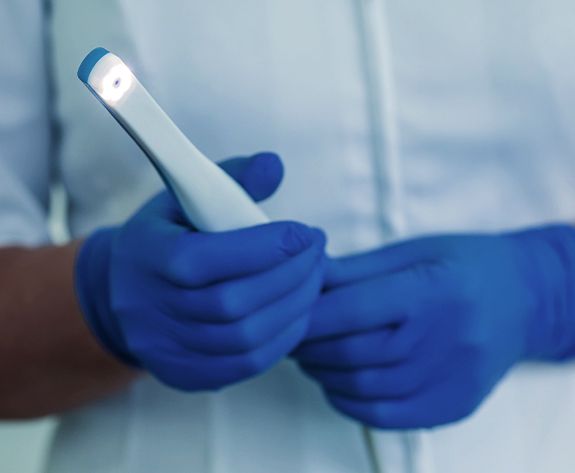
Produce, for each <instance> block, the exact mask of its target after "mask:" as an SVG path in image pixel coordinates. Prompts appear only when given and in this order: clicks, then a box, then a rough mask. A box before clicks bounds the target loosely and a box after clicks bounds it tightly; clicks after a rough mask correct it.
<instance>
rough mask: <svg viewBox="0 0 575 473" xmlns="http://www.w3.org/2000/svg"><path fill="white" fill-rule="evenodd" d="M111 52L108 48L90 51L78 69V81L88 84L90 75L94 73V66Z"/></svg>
mask: <svg viewBox="0 0 575 473" xmlns="http://www.w3.org/2000/svg"><path fill="white" fill-rule="evenodd" d="M109 52H110V51H108V50H107V49H106V48H96V49H93V50H92V51H90V52H89V53H88V55H87V56H86V57H85V58H84V60H83V61H82V64H80V67H79V68H78V79H80V80H81V81H82V82H84V84H87V83H88V77H90V73H91V72H92V69H94V66H95V65H96V64H97V63H98V61H99V60H100V59H102V58H103V57H104V56H105V55H106V54H109Z"/></svg>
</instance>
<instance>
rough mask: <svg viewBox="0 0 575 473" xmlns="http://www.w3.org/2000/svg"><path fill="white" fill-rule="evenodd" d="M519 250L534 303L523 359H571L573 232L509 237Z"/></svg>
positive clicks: (574, 339)
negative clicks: (518, 246) (517, 244)
mask: <svg viewBox="0 0 575 473" xmlns="http://www.w3.org/2000/svg"><path fill="white" fill-rule="evenodd" d="M511 237H512V238H513V239H515V240H516V241H517V242H518V243H519V245H520V247H521V248H522V250H523V255H524V256H523V257H524V260H526V261H528V262H529V263H528V264H527V265H526V266H525V268H524V272H525V276H526V279H527V280H528V281H529V282H530V287H531V291H532V293H533V294H534V299H535V300H536V307H535V311H534V312H535V313H534V314H533V316H532V317H531V323H530V324H529V327H528V333H527V347H526V353H525V357H526V358H528V359H545V360H562V359H567V358H571V357H573V356H575V229H574V228H572V227H570V226H568V225H553V226H547V227H542V228H537V229H533V230H527V231H523V232H519V233H514V234H512V235H511Z"/></svg>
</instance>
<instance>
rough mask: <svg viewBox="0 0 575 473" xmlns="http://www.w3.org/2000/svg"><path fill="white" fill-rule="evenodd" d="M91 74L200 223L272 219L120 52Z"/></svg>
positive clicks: (225, 227)
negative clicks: (185, 131)
mask: <svg viewBox="0 0 575 473" xmlns="http://www.w3.org/2000/svg"><path fill="white" fill-rule="evenodd" d="M79 76H80V73H79ZM86 79H87V80H85V84H86V85H87V86H88V88H89V89H90V90H91V91H92V92H93V93H94V95H96V97H97V98H98V99H99V100H100V102H101V103H102V104H103V105H104V106H105V107H106V109H108V111H109V112H110V113H111V114H112V115H113V116H114V118H115V119H116V120H117V121H118V123H119V124H120V125H121V126H122V127H123V128H124V129H125V130H126V132H127V133H128V134H129V135H130V136H131V137H132V139H133V140H134V141H135V142H136V143H137V144H138V146H139V147H140V148H141V149H142V150H143V152H144V153H145V154H146V156H147V157H148V158H149V159H150V161H151V162H152V164H153V165H154V167H155V168H156V170H157V171H158V172H159V173H160V175H161V176H162V179H163V180H164V182H165V183H166V185H167V186H168V187H169V188H170V189H171V190H172V192H173V193H174V195H175V197H176V199H177V200H178V202H179V203H180V206H181V207H182V210H183V211H184V213H185V215H186V218H187V219H188V220H189V222H190V223H191V224H192V225H193V226H194V227H195V228H197V229H198V230H200V231H205V232H219V231H229V230H235V229H239V228H244V227H249V226H253V225H259V224H263V223H266V222H269V219H268V218H267V217H266V215H265V214H264V213H263V211H262V210H261V209H260V208H259V207H258V206H257V204H256V203H255V202H254V201H253V200H252V199H251V198H250V196H249V195H248V194H247V193H246V192H245V191H244V190H243V189H242V188H241V187H240V185H239V184H237V183H236V182H235V181H234V180H233V179H232V178H231V177H230V176H228V175H227V174H226V173H225V172H224V171H223V170H222V169H221V168H220V167H219V166H217V165H216V164H214V163H213V162H212V161H211V160H209V159H208V158H207V157H206V156H205V155H204V154H203V153H202V152H201V151H200V150H198V148H196V147H195V146H194V145H193V144H192V143H191V142H190V140H188V138H187V137H186V136H185V135H184V134H183V133H182V131H181V130H180V129H179V128H178V127H177V126H176V125H175V123H174V122H173V121H172V120H171V119H170V117H169V116H168V115H167V114H166V113H165V112H164V111H163V110H162V108H161V107H160V106H159V105H158V103H157V102H156V101H155V100H154V98H153V97H152V96H151V95H150V94H149V93H148V91H147V90H146V89H145V87H144V86H143V85H142V84H141V83H140V81H139V80H138V79H137V77H136V76H135V75H134V74H133V73H132V71H131V70H130V68H129V67H128V66H126V64H124V62H123V61H122V60H121V59H120V58H119V57H118V56H116V55H114V54H112V53H109V52H107V54H105V55H103V56H102V57H101V58H100V59H99V60H98V61H97V62H96V63H95V64H94V65H93V67H92V69H91V71H90V72H89V75H88V76H87V78H86Z"/></svg>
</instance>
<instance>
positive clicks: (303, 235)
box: [281, 222, 325, 256]
mask: <svg viewBox="0 0 575 473" xmlns="http://www.w3.org/2000/svg"><path fill="white" fill-rule="evenodd" d="M321 238H325V237H323V232H321V231H318V230H317V229H315V228H312V227H308V226H307V225H304V224H301V223H296V222H289V223H287V224H286V228H285V231H284V233H283V236H282V240H281V249H282V251H284V252H285V253H286V254H288V255H289V256H294V255H297V254H298V253H301V252H302V251H304V250H306V249H308V248H309V247H310V246H311V245H312V244H314V243H315V242H316V241H318V239H319V240H321Z"/></svg>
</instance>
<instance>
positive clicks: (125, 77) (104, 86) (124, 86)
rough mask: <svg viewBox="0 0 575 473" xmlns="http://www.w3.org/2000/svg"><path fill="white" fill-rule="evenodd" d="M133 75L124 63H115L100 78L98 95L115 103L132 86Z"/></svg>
mask: <svg viewBox="0 0 575 473" xmlns="http://www.w3.org/2000/svg"><path fill="white" fill-rule="evenodd" d="M133 83H134V76H133V74H132V71H130V69H128V67H127V66H126V65H125V64H116V65H115V66H113V67H112V68H110V71H109V72H108V73H107V74H106V75H105V76H104V77H103V78H102V80H101V82H100V84H99V86H98V95H99V96H100V97H101V98H102V100H104V101H106V102H108V103H116V102H118V101H120V100H121V99H122V97H124V95H126V92H128V91H129V90H130V89H131V88H132V84H133Z"/></svg>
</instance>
